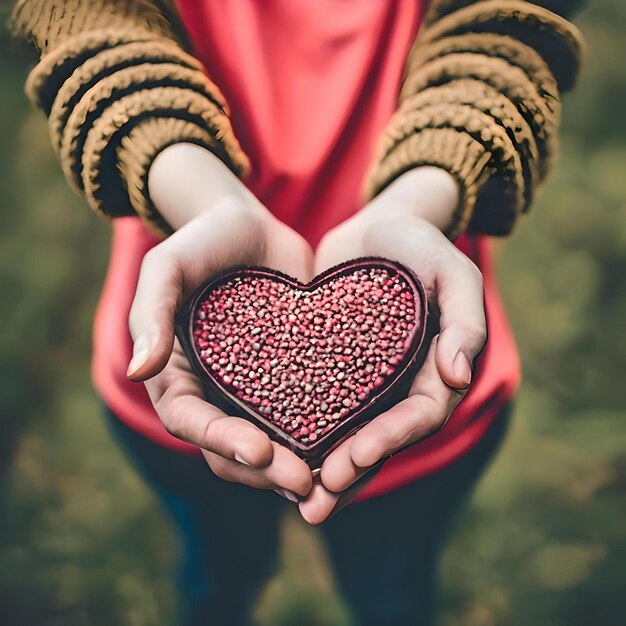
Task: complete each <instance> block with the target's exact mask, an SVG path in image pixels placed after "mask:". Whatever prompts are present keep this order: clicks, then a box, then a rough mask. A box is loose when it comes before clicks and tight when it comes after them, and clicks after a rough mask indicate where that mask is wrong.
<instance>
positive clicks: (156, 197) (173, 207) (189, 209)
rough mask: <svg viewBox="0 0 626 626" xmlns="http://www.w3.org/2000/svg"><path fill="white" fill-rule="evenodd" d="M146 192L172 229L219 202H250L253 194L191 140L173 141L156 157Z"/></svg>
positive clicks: (212, 156) (179, 226)
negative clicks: (184, 141) (191, 142)
mask: <svg viewBox="0 0 626 626" xmlns="http://www.w3.org/2000/svg"><path fill="white" fill-rule="evenodd" d="M148 193H149V195H150V198H151V200H152V203H153V204H154V206H155V208H156V210H157V211H158V212H159V213H160V214H161V215H162V216H163V218H164V219H165V220H166V221H167V222H168V223H169V224H170V226H171V227H172V228H173V229H174V230H178V229H179V228H181V227H182V226H184V225H185V224H186V223H187V222H189V221H191V220H192V219H194V218H195V217H197V216H198V215H200V214H201V213H203V212H205V211H208V210H211V209H212V208H214V207H216V206H217V205H219V204H222V203H226V202H229V201H237V202H239V201H243V202H246V203H247V204H249V203H250V202H251V201H252V198H251V196H252V194H251V193H250V192H249V191H248V190H247V188H246V187H245V186H244V185H243V183H242V182H241V181H240V180H239V179H238V178H237V177H236V176H235V175H234V174H233V173H232V172H231V171H230V170H229V169H228V168H227V167H226V165H224V163H223V162H222V161H221V160H220V159H218V158H217V156H215V154H213V153H212V152H210V151H208V150H206V149H204V148H202V147H201V146H198V145H195V144H190V143H177V144H174V145H172V146H170V147H168V148H166V149H165V150H163V151H162V152H161V153H160V154H159V155H158V156H157V157H156V159H155V160H154V161H153V162H152V165H151V166H150V170H149V174H148ZM255 204H256V203H255ZM258 206H259V208H260V207H261V204H260V203H258Z"/></svg>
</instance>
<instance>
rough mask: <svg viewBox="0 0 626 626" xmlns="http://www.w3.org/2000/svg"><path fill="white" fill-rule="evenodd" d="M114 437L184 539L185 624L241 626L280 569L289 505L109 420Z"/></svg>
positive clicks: (181, 579)
mask: <svg viewBox="0 0 626 626" xmlns="http://www.w3.org/2000/svg"><path fill="white" fill-rule="evenodd" d="M108 418H109V420H108V421H109V424H110V426H111V429H112V431H113V434H114V435H115V437H116V438H117V439H118V441H119V442H120V445H121V446H122V448H123V449H124V451H125V452H126V453H127V455H128V456H129V458H130V460H131V462H132V463H133V465H134V466H135V467H136V469H137V470H138V472H139V473H140V474H141V476H142V477H143V478H144V480H145V481H146V482H147V483H148V484H149V485H150V487H152V489H153V490H154V491H155V493H156V495H157V496H158V497H159V499H160V500H161V502H162V503H163V505H164V508H165V510H166V511H167V513H168V514H169V516H170V519H171V520H172V522H173V526H174V528H175V530H176V532H177V533H178V535H179V536H180V539H181V543H182V545H181V548H182V554H181V562H180V568H179V572H178V576H177V586H178V590H179V593H180V599H181V604H182V608H183V614H184V617H183V620H182V624H184V625H185V626H200V624H201V625H202V626H212V625H215V626H231V625H232V626H240V625H244V624H248V623H249V621H248V615H249V612H250V610H251V608H252V607H253V605H254V603H255V601H256V599H257V597H258V595H259V593H260V592H261V590H262V589H263V586H264V585H265V582H266V581H267V579H268V578H269V577H270V576H271V575H272V573H273V571H274V570H275V567H276V565H277V556H278V551H279V530H280V522H281V518H282V513H283V511H284V509H285V506H286V502H285V501H284V500H283V499H282V498H280V497H279V496H277V495H276V494H274V493H272V492H267V491H261V490H258V489H252V488H249V487H246V486H244V485H237V484H233V483H228V482H226V481H223V480H221V479H219V478H217V477H216V476H215V475H214V474H213V473H212V472H211V470H210V469H209V468H208V466H207V465H206V463H205V461H204V459H202V458H199V457H192V456H189V455H185V454H180V453H176V452H173V451H171V450H168V449H166V448H163V447H161V446H159V445H157V444H155V443H153V442H152V441H149V440H148V439H146V438H144V437H142V436H141V435H139V434H137V433H136V432H134V431H133V430H131V429H130V428H128V427H127V426H126V425H124V424H123V423H122V422H120V421H119V419H118V418H117V417H115V416H114V415H112V414H110V412H109V414H108Z"/></svg>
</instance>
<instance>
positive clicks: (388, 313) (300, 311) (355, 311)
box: [193, 267, 422, 444]
mask: <svg viewBox="0 0 626 626" xmlns="http://www.w3.org/2000/svg"><path fill="white" fill-rule="evenodd" d="M420 306H421V305H420V300H419V299H418V297H417V295H416V293H415V288H414V287H413V285H412V284H410V283H409V282H408V281H407V279H406V278H405V277H404V276H403V275H402V274H401V273H398V272H395V271H394V270H393V269H392V268H379V267H373V268H359V269H356V270H355V271H354V272H352V273H350V274H347V275H344V276H338V277H336V278H334V279H332V280H331V281H330V282H326V283H325V284H322V285H320V286H319V287H318V288H316V289H315V290H312V291H308V290H301V289H297V288H294V287H293V286H291V285H288V284H286V283H284V282H282V281H280V280H275V279H274V280H272V279H271V278H269V277H266V276H258V275H257V276H255V275H247V276H246V275H245V273H244V274H243V275H242V276H237V277H236V278H234V279H233V280H232V281H230V282H228V283H225V284H221V285H218V286H217V287H216V288H215V289H213V290H212V291H210V292H209V293H208V294H207V295H206V298H205V299H204V301H203V302H202V303H201V304H200V305H199V306H198V307H197V308H196V310H195V314H194V318H193V337H194V342H195V346H196V350H197V353H198V355H199V356H200V359H201V361H202V362H203V365H204V367H205V368H206V369H207V370H208V371H209V372H210V373H211V375H212V377H213V378H214V379H215V380H216V381H217V382H219V384H220V385H221V386H222V387H224V388H226V389H227V390H228V391H229V392H230V393H231V394H232V395H234V396H236V397H237V398H238V399H239V400H241V401H243V402H244V403H245V404H247V405H248V406H249V407H251V408H252V409H253V410H254V411H256V412H257V413H260V414H262V415H263V416H264V417H265V418H266V419H267V420H269V421H271V422H272V423H273V424H275V425H276V426H278V427H279V428H280V429H281V430H283V431H284V432H286V433H289V435H290V436H291V437H293V438H294V439H296V440H297V441H300V442H301V443H304V444H309V443H313V442H315V441H316V440H317V439H319V438H320V437H322V436H323V435H325V434H326V433H328V432H329V431H331V430H332V429H333V428H335V427H336V426H337V424H339V423H341V422H342V421H343V420H345V419H346V418H347V417H349V416H350V415H351V414H353V413H354V412H355V411H356V410H358V409H359V408H360V407H361V406H362V405H363V404H364V403H366V402H367V401H368V400H369V399H370V398H372V397H374V396H376V395H377V394H378V393H380V391H382V390H383V389H384V388H385V387H386V382H387V381H388V379H389V378H390V376H391V375H392V374H393V373H394V371H395V370H396V368H397V367H398V366H399V365H400V364H401V363H402V362H403V360H404V357H405V353H406V351H407V350H408V348H409V347H410V345H411V341H412V339H413V337H414V334H415V332H416V331H417V330H418V329H417V326H418V323H419V322H418V320H420V317H421V314H422V312H421V310H420Z"/></svg>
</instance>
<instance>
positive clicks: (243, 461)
mask: <svg viewBox="0 0 626 626" xmlns="http://www.w3.org/2000/svg"><path fill="white" fill-rule="evenodd" d="M235 461H239V463H242V464H243V465H247V466H248V467H252V465H250V463H248V461H246V460H245V459H242V458H241V457H240V456H239V453H238V452H235Z"/></svg>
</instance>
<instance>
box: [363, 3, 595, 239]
mask: <svg viewBox="0 0 626 626" xmlns="http://www.w3.org/2000/svg"><path fill="white" fill-rule="evenodd" d="M581 55H582V41H581V37H580V34H579V33H578V31H577V29H576V28H575V27H574V26H573V25H572V24H570V23H569V22H567V21H566V20H564V19H563V18H561V17H559V16H557V15H555V14H553V13H550V11H547V10H545V9H542V8H540V7H538V6H536V5H535V4H533V3H531V2H520V1H517V0H493V1H490V2H474V3H472V2H463V1H461V0H441V1H440V2H435V3H432V5H431V7H430V12H429V15H428V18H427V25H426V27H425V28H423V29H422V30H421V31H420V34H419V36H418V39H417V41H416V44H415V46H414V48H413V50H412V51H411V54H410V55H409V59H408V62H407V67H406V75H405V79H404V81H403V84H402V91H401V94H400V105H399V107H398V110H397V112H396V114H395V115H394V116H393V118H392V120H391V121H390V123H389V125H388V127H387V129H386V130H385V133H384V134H383V136H382V138H381V142H380V144H379V149H378V153H377V158H376V161H375V164H374V167H373V168H372V170H371V172H370V176H369V177H368V180H367V185H366V193H367V194H368V196H369V197H370V198H374V197H375V196H377V195H378V194H380V193H381V192H383V191H384V190H385V189H386V188H387V187H388V186H390V185H392V184H393V183H394V181H395V180H396V179H398V178H400V177H403V176H405V173H406V172H408V171H410V170H412V169H415V168H420V167H423V166H428V165H431V166H436V167H438V168H441V169H443V170H446V171H447V172H449V173H450V175H451V176H453V177H454V179H455V180H456V182H457V184H458V188H459V201H458V202H457V205H456V210H455V211H454V213H453V217H452V220H451V221H450V222H449V224H448V226H447V227H446V229H445V232H446V235H447V236H448V237H449V238H450V239H455V238H456V237H458V236H459V235H460V234H461V233H462V232H464V231H465V230H470V231H473V232H480V233H485V234H490V235H507V234H509V233H510V232H511V230H512V228H513V226H514V224H515V222H516V220H517V218H518V216H519V214H521V213H523V212H525V211H527V210H528V208H529V207H530V205H531V203H532V201H533V198H534V196H535V192H536V190H537V188H538V186H539V184H540V183H541V182H542V180H544V178H545V176H546V173H547V171H548V170H549V168H550V166H551V164H552V162H553V161H554V157H555V154H556V152H557V144H558V140H557V139H558V138H557V134H558V125H559V117H560V99H559V98H560V94H561V93H563V92H565V91H568V90H569V89H571V88H572V87H573V85H574V82H575V79H576V74H577V71H578V67H579V65H580V59H581Z"/></svg>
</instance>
